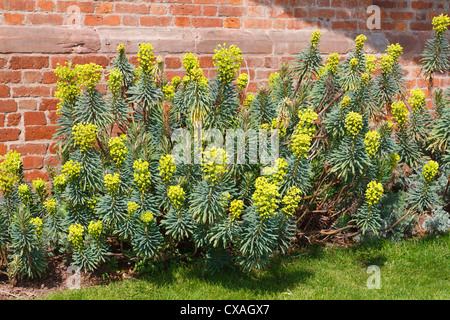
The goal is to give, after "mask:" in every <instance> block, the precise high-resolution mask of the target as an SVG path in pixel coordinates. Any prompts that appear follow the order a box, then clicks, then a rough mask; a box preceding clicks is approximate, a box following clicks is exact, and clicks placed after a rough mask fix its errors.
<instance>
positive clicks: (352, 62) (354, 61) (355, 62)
mask: <svg viewBox="0 0 450 320" xmlns="http://www.w3.org/2000/svg"><path fill="white" fill-rule="evenodd" d="M349 64H350V67H352V69H355V68H356V67H357V66H358V64H359V62H358V59H357V58H352V59H350V62H349Z"/></svg>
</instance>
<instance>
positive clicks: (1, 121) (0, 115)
mask: <svg viewBox="0 0 450 320" xmlns="http://www.w3.org/2000/svg"><path fill="white" fill-rule="evenodd" d="M4 126H5V114H4V113H0V127H4Z"/></svg>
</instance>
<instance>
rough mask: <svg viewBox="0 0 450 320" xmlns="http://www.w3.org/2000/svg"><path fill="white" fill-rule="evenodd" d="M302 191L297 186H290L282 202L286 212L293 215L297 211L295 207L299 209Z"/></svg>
mask: <svg viewBox="0 0 450 320" xmlns="http://www.w3.org/2000/svg"><path fill="white" fill-rule="evenodd" d="M301 193H302V191H301V190H300V189H299V188H297V187H296V186H293V187H290V188H289V190H288V192H287V194H286V195H285V196H284V197H283V200H282V204H283V208H282V209H281V210H283V212H284V214H286V215H289V216H292V215H293V214H294V212H295V209H297V207H298V204H299V202H300V200H301V199H302V197H301Z"/></svg>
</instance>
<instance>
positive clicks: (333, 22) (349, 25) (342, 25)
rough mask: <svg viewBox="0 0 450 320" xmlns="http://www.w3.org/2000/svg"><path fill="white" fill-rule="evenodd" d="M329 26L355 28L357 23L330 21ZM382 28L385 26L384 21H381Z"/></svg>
mask: <svg viewBox="0 0 450 320" xmlns="http://www.w3.org/2000/svg"><path fill="white" fill-rule="evenodd" d="M331 26H332V28H333V29H339V30H355V29H356V27H357V23H356V21H332V22H331ZM383 28H385V23H383Z"/></svg>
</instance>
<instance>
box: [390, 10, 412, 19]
mask: <svg viewBox="0 0 450 320" xmlns="http://www.w3.org/2000/svg"><path fill="white" fill-rule="evenodd" d="M389 16H390V17H391V19H394V20H411V19H412V18H413V17H414V12H412V11H391V12H390V13H389Z"/></svg>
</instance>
